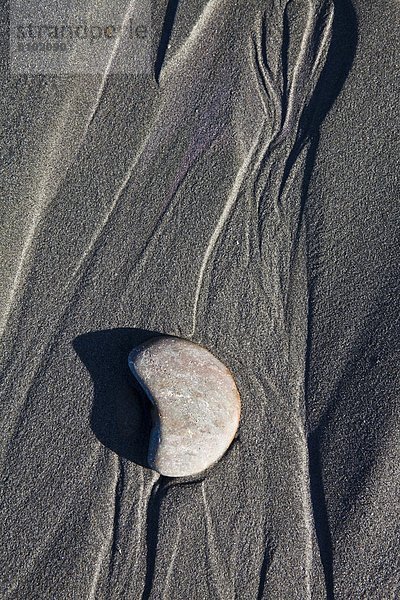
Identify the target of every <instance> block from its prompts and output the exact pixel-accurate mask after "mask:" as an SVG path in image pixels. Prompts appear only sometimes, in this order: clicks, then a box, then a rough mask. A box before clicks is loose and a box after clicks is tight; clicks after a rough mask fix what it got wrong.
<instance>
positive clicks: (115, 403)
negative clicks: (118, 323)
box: [73, 328, 160, 466]
mask: <svg viewBox="0 0 400 600" xmlns="http://www.w3.org/2000/svg"><path fill="white" fill-rule="evenodd" d="M157 335H160V334H158V333H157V332H153V331H148V330H143V329H130V328H120V329H108V330H101V331H91V332H89V333H85V334H83V335H80V336H78V337H77V338H75V339H74V341H73V347H74V349H75V351H76V353H77V354H78V356H79V358H80V359H81V361H82V362H83V364H84V365H85V367H86V368H87V370H88V371H89V373H90V376H91V378H92V380H93V384H94V397H93V408H92V413H91V419H90V421H91V422H90V424H91V428H92V431H93V433H94V434H95V436H96V437H97V439H98V440H99V441H100V442H101V443H102V444H103V445H104V446H106V447H107V448H109V449H110V450H112V451H113V452H115V453H116V454H118V455H119V456H121V457H124V458H127V459H128V460H131V461H133V462H135V463H137V464H139V465H141V466H147V448H148V443H149V434H150V428H151V421H150V403H149V401H148V400H147V398H146V397H145V395H144V394H142V393H141V392H140V391H139V389H138V388H137V386H136V385H135V380H134V378H133V376H132V375H131V372H130V370H129V367H128V354H129V352H130V351H131V350H132V348H134V347H135V346H137V345H138V344H141V343H142V342H145V341H146V340H148V339H150V338H152V337H154V336H157Z"/></svg>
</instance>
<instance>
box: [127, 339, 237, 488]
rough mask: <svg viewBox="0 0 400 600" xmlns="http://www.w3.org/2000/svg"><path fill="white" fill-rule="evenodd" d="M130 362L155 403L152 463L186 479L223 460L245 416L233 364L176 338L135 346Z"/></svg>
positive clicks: (150, 452) (150, 341)
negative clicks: (230, 366)
mask: <svg viewBox="0 0 400 600" xmlns="http://www.w3.org/2000/svg"><path fill="white" fill-rule="evenodd" d="M128 362H129V367H130V369H131V371H132V373H133V375H134V376H135V378H136V380H137V382H138V383H139V384H140V386H141V388H142V389H143V391H144V392H145V393H146V395H147V397H148V398H149V400H150V401H151V402H152V403H153V405H154V410H153V411H152V430H151V435H150V443H149V451H148V463H149V466H150V467H151V468H152V469H154V470H155V471H158V473H161V474H162V475H167V476H168V477H184V476H189V475H195V474H197V473H201V472H202V471H204V470H205V469H207V468H208V467H210V466H211V465H212V464H214V463H215V462H216V461H218V460H219V459H220V458H221V457H222V456H223V454H224V453H225V452H226V450H227V449H228V447H229V446H230V444H231V442H232V440H233V438H234V436H235V433H236V431H237V428H238V426H239V419H240V396H239V392H238V389H237V387H236V384H235V381H234V379H233V377H232V375H231V373H230V371H229V370H228V369H227V367H225V365H224V364H222V362H221V361H220V360H218V359H217V358H215V356H213V355H212V354H211V352H209V351H208V350H206V349H205V348H203V347H202V346H199V345H197V344H194V343H193V342H190V341H188V340H184V339H181V338H177V337H170V336H164V337H157V338H153V339H151V340H149V341H148V342H145V343H144V344H142V345H140V346H138V347H137V348H134V349H133V350H132V352H131V353H130V354H129V359H128Z"/></svg>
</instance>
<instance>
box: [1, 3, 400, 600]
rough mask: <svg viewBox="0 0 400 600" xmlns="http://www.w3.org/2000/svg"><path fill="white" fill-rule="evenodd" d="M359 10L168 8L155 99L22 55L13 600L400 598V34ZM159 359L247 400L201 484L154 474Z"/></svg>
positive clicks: (8, 303)
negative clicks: (151, 363) (153, 340)
mask: <svg viewBox="0 0 400 600" xmlns="http://www.w3.org/2000/svg"><path fill="white" fill-rule="evenodd" d="M102 1H103V0H102ZM86 4H88V6H90V3H86ZM353 4H354V6H353V5H352V4H351V2H350V1H347V0H339V1H334V0H308V1H300V0H292V1H291V2H287V1H284V0H282V1H280V2H279V1H278V0H275V1H274V0H266V1H263V2H260V1H256V0H253V1H251V2H243V3H242V2H235V1H234V0H208V1H204V0H187V1H186V2H177V1H175V2H174V1H172V0H171V1H170V2H168V3H167V2H166V1H165V0H162V1H157V2H154V15H153V17H154V19H153V30H154V31H153V33H154V44H153V55H152V56H153V59H152V60H153V65H154V70H153V74H152V75H151V76H133V75H113V74H112V73H111V68H107V70H106V71H105V72H104V74H103V76H89V75H88V76H67V77H65V76H64V77H57V76H32V77H29V76H20V77H11V76H10V75H9V73H8V70H7V69H8V67H7V59H8V55H7V49H6V48H4V47H3V50H2V52H3V58H4V61H2V66H1V76H2V86H1V94H0V98H1V103H2V105H3V104H4V110H2V114H3V115H6V114H7V115H8V118H7V120H6V121H7V124H6V129H5V132H4V135H3V136H2V142H1V155H2V161H1V167H0V168H1V181H2V187H3V190H2V194H1V197H2V200H1V216H2V219H1V224H0V240H1V250H2V261H1V277H0V301H1V311H0V325H1V331H2V344H1V355H0V358H1V372H2V379H1V394H2V401H1V409H0V410H1V416H2V435H1V442H0V444H1V455H0V456H1V468H2V488H1V497H2V516H3V519H2V528H3V532H2V545H1V556H0V564H1V569H0V570H1V578H0V589H1V596H2V598H4V599H18V600H20V599H21V598H40V599H50V598H51V599H54V598H57V599H64V598H79V599H83V598H90V599H95V598H96V599H117V598H118V599H119V598H123V599H124V598H152V599H156V598H157V599H158V598H163V599H164V598H165V599H166V598H171V599H177V598H182V599H186V598H191V599H208V598H210V599H214V598H219V599H231V598H232V599H234V598H240V599H247V598H249V599H253V598H255V599H256V598H259V599H261V598H268V599H271V598H272V599H278V598H288V599H290V598H325V597H327V598H328V599H329V598H369V599H374V598H377V599H378V598H379V599H380V598H385V599H389V598H395V597H397V595H398V593H399V588H400V581H399V575H398V574H399V565H398V557H399V556H400V551H399V550H400V549H399V537H398V528H399V500H398V499H399V492H400V490H399V480H400V478H399V467H398V465H399V459H400V456H399V454H400V453H399V424H400V423H399V421H400V419H399V407H398V402H396V400H397V398H398V360H399V346H398V339H399V330H398V329H399V327H398V324H399V311H398V291H399V290H398V282H399V280H400V279H399V268H398V265H399V263H400V261H399V252H398V248H399V236H398V233H399V232H398V222H399V209H398V203H397V198H398V197H399V186H398V140H399V135H398V134H399V112H398V106H397V105H398V89H399V75H398V67H397V62H398V55H399V39H400V36H399V20H400V19H399V17H400V8H399V5H398V3H397V2H396V1H395V0H389V1H388V2H385V3H383V5H381V6H377V5H378V3H376V2H372V0H371V1H367V2H365V1H363V2H361V0H357V1H356V2H354V3H353ZM81 10H82V15H83V14H84V11H85V3H82V5H81ZM126 10H127V11H131V10H133V3H132V2H131V3H129V2H127V7H126ZM1 15H2V21H4V23H5V24H6V23H7V20H8V4H7V3H2V9H1ZM112 60H113V55H111V56H110V61H111V62H110V63H109V64H110V65H111V64H112ZM152 332H156V333H162V334H172V335H177V336H181V337H184V338H188V339H192V340H193V341H195V342H198V343H200V344H202V345H204V346H206V347H207V348H209V349H210V350H211V351H212V352H213V354H214V355H215V356H217V357H218V358H219V359H220V360H221V361H222V362H223V363H224V364H226V365H227V366H228V368H229V369H230V370H231V371H232V373H233V374H234V377H235V380H236V382H237V384H238V388H239V391H240V394H241V398H242V417H241V426H240V430H239V437H238V438H237V439H236V440H235V441H234V443H233V445H232V447H231V449H230V451H228V453H227V454H226V455H225V456H224V457H223V459H222V460H221V461H220V462H219V463H218V464H217V465H216V466H215V467H214V468H213V469H212V470H211V471H210V472H209V473H208V474H207V476H206V477H205V478H202V477H198V478H196V479H194V480H190V479H188V480H184V481H181V480H174V479H168V478H165V477H162V476H159V475H158V474H156V473H154V472H152V471H150V470H148V469H146V468H144V466H143V465H144V464H145V458H146V454H147V447H146V444H147V441H148V438H147V437H146V435H147V433H146V431H147V429H146V427H147V424H146V423H147V421H146V416H145V411H144V409H143V407H142V406H141V404H140V402H139V401H138V399H137V398H136V396H135V392H134V389H133V387H132V382H131V380H130V376H129V369H128V364H127V357H128V353H129V351H130V350H131V349H132V348H133V347H134V346H135V345H137V344H138V343H141V342H142V341H144V340H145V339H147V338H148V337H149V336H151V335H152ZM396 532H397V533H396Z"/></svg>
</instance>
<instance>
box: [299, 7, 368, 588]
mask: <svg viewBox="0 0 400 600" xmlns="http://www.w3.org/2000/svg"><path fill="white" fill-rule="evenodd" d="M334 6H335V15H334V21H333V30H332V39H331V44H330V47H329V52H328V56H327V60H326V63H325V67H324V69H323V71H322V73H321V77H320V79H319V81H318V84H317V87H316V90H315V93H314V96H313V98H312V100H311V102H310V105H309V107H308V111H307V112H306V113H305V114H304V115H303V119H302V123H301V125H300V127H301V128H302V127H304V128H306V129H307V128H308V129H309V130H310V132H311V139H312V145H311V147H310V150H309V153H308V156H307V164H306V169H305V173H304V180H303V190H302V199H303V206H302V210H304V208H305V203H306V201H307V194H308V188H309V184H310V180H311V176H312V172H313V168H314V163H315V159H316V154H317V150H318V145H319V137H320V127H321V125H322V123H323V121H324V119H325V118H326V116H327V114H328V113H329V111H330V110H331V108H332V106H333V104H334V102H335V101H336V99H337V98H338V96H339V95H340V92H341V91H342V88H343V85H344V83H345V81H346V79H347V77H348V75H349V73H350V70H351V67H352V64H353V61H354V58H355V54H356V49H357V44H358V26H357V17H356V13H355V10H354V7H353V4H352V2H351V0H335V2H334ZM312 301H313V300H312V292H311V282H309V311H308V314H309V319H308V321H309V322H308V332H309V333H308V340H307V358H306V375H305V390H306V412H307V413H308V410H309V409H310V403H311V402H312V398H311V397H310V390H309V379H310V373H309V368H310V360H311V352H312V333H311V332H312V326H313V306H312ZM326 426H327V423H326V422H324V420H322V421H321V422H320V423H319V426H318V427H317V429H316V431H314V432H313V433H312V434H311V435H310V436H309V439H308V452H309V474H310V488H311V489H310V493H311V503H312V508H313V515H314V523H315V531H316V536H317V541H318V547H319V552H320V557H321V563H322V567H323V571H324V578H325V589H326V598H327V600H333V599H334V577H333V545H332V535H331V528H330V523H329V510H328V508H329V507H328V505H327V501H326V497H325V489H324V478H323V469H322V465H321V453H322V451H321V438H322V437H323V433H324V430H325V428H326Z"/></svg>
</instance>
